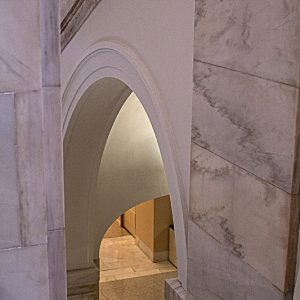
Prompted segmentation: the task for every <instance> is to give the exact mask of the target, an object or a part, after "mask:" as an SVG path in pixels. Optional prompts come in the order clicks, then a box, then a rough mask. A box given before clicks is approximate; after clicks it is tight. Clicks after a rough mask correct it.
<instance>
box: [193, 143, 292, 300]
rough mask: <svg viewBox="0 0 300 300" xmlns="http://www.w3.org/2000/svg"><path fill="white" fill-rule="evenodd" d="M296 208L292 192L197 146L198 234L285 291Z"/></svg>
mask: <svg viewBox="0 0 300 300" xmlns="http://www.w3.org/2000/svg"><path fill="white" fill-rule="evenodd" d="M290 208H291V195H289V194H288V193H286V192H284V191H282V190H280V189H278V188H276V187H274V186H272V185H270V184H267V183H265V182H264V181H262V180H260V179H259V178H257V177H255V176H253V175H251V174H249V173H248V172H246V171H244V170H242V169H240V168H239V167H237V166H234V165H232V164H231V163H229V162H227V161H225V160H224V159H222V158H220V157H218V156H217V155H215V154H213V153H211V152H209V151H207V150H205V149H203V148H201V147H199V146H198V145H195V144H193V145H192V165H191V190H190V217H191V219H192V220H193V222H194V223H196V224H197V225H198V226H199V227H198V228H197V227H195V230H197V231H199V230H200V228H201V230H203V231H205V232H206V233H207V234H208V235H210V236H211V238H212V239H213V240H217V241H218V243H220V244H221V245H222V247H224V249H227V250H228V251H229V252H230V253H231V254H232V255H234V256H235V257H236V258H238V259H240V260H241V262H242V261H244V263H247V264H249V265H251V266H252V267H253V268H254V269H256V270H257V271H258V272H259V273H260V274H262V275H263V276H264V277H265V278H267V279H268V280H269V281H270V282H272V284H273V285H275V286H277V287H278V288H279V289H281V290H284V289H285V283H286V270H287V261H286V258H287V255H288V253H287V251H288V244H289V241H288V237H289V234H290V233H289V220H290ZM192 251H194V250H192ZM211 259H213V258H211ZM274 262H276V263H274ZM247 299H248V298H247ZM259 299H261V298H259Z"/></svg>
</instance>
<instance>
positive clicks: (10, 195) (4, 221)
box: [0, 93, 21, 249]
mask: <svg viewBox="0 0 300 300" xmlns="http://www.w3.org/2000/svg"><path fill="white" fill-rule="evenodd" d="M0 112H1V117H0V141H1V143H0V169H1V172H0V249H1V248H10V247H16V246H20V244H21V232H20V220H19V218H20V217H19V213H20V212H19V186H18V174H17V160H16V138H17V137H16V122H15V110H14V94H12V93H11V94H0Z"/></svg>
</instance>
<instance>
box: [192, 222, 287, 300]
mask: <svg viewBox="0 0 300 300" xmlns="http://www.w3.org/2000/svg"><path fill="white" fill-rule="evenodd" d="M188 239H189V242H188V249H189V250H188V290H189V292H190V293H191V294H193V295H194V297H195V298H196V299H205V300H220V299H221V300H241V299H247V300H258V299H261V300H262V299H263V300H287V299H291V297H290V296H291V295H287V294H283V293H281V292H280V291H279V290H278V289H277V288H275V287H274V286H273V285H272V283H271V282H270V281H268V280H266V279H265V278H264V277H263V276H261V275H260V274H259V273H258V272H256V271H255V270H254V269H253V268H251V266H249V265H248V264H246V263H245V262H244V261H242V260H241V259H240V258H238V257H237V256H236V255H234V254H232V253H231V252H230V251H228V250H227V249H225V248H224V247H223V246H222V245H221V244H220V243H219V242H218V241H216V240H215V239H213V238H212V237H211V236H209V235H208V234H207V233H205V232H204V231H203V230H202V229H201V228H200V227H198V226H197V225H196V224H195V223H194V222H193V221H189V234H188Z"/></svg>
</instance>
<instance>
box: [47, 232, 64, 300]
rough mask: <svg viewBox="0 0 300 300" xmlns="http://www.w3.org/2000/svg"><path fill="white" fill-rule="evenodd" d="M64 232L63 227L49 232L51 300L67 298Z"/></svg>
mask: <svg viewBox="0 0 300 300" xmlns="http://www.w3.org/2000/svg"><path fill="white" fill-rule="evenodd" d="M64 234H65V231H64V230H63V229H60V230H53V231H49V232H48V258H49V286H50V300H59V299H67V287H66V281H67V280H66V245H65V235H64Z"/></svg>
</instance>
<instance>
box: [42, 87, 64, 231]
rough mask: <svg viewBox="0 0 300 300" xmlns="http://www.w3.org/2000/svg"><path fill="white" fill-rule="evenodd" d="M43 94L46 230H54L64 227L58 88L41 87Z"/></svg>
mask: <svg viewBox="0 0 300 300" xmlns="http://www.w3.org/2000/svg"><path fill="white" fill-rule="evenodd" d="M42 97H43V114H44V131H45V132H44V134H43V140H44V163H45V174H44V182H45V196H46V200H47V217H48V220H47V221H48V230H53V229H61V228H64V227H65V220H64V182H63V171H62V170H63V158H62V154H63V149H62V116H61V96H60V88H59V87H48V88H46V87H44V88H43V91H42Z"/></svg>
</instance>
